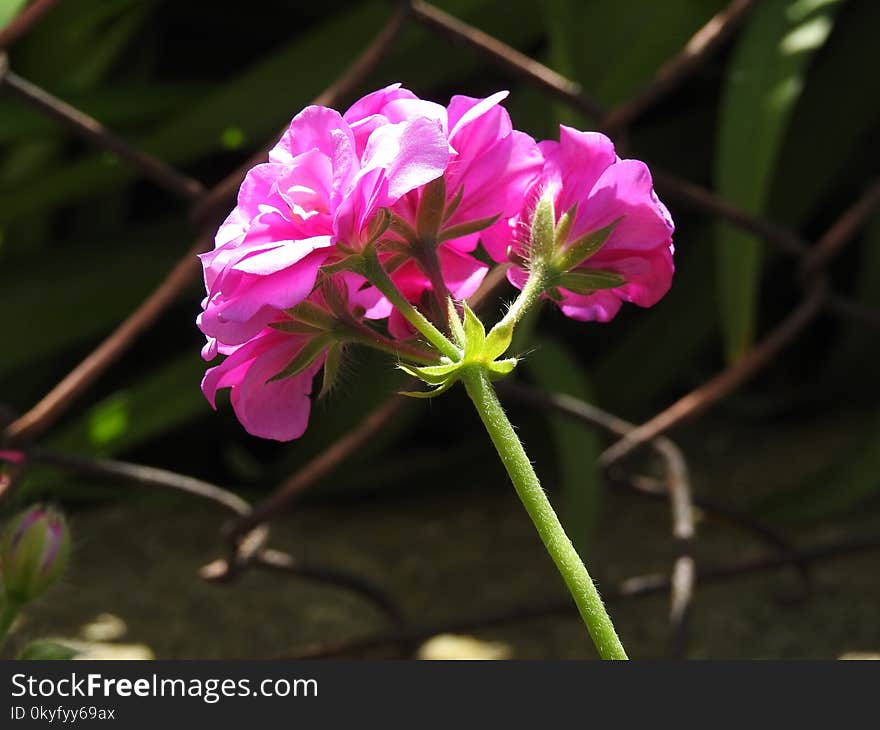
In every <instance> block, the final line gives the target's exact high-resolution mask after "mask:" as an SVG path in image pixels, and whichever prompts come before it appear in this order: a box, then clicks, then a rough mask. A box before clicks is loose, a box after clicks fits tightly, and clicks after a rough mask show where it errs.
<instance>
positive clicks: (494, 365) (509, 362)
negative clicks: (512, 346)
mask: <svg viewBox="0 0 880 730" xmlns="http://www.w3.org/2000/svg"><path fill="white" fill-rule="evenodd" d="M518 362H519V360H517V359H516V358H515V357H508V358H507V359H505V360H494V361H492V362H490V363H489V364H488V365H487V366H486V368H487V369H488V370H489V372H490V373H491V374H492V375H495V376H497V377H499V378H500V377H503V376H505V375H509V374H510V373H512V372H513V369H514V368H515V367H516V366H517V363H518Z"/></svg>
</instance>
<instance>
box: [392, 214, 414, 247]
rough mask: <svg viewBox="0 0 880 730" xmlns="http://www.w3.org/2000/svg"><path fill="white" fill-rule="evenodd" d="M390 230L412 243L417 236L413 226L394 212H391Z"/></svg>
mask: <svg viewBox="0 0 880 730" xmlns="http://www.w3.org/2000/svg"><path fill="white" fill-rule="evenodd" d="M390 227H391V230H392V231H394V233H396V234H397V235H398V236H401V237H402V238H404V239H405V240H406V241H409V242H410V243H412V242H413V241H415V240H416V239H417V238H418V234H417V233H416V229H415V228H413V227H412V226H411V225H410V224H409V223H408V222H407V221H405V220H404V219H403V218H401V217H400V216H398V215H395V214H394V213H392V214H391V226H390Z"/></svg>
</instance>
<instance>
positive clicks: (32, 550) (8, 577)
mask: <svg viewBox="0 0 880 730" xmlns="http://www.w3.org/2000/svg"><path fill="white" fill-rule="evenodd" d="M69 554H70V533H69V531H68V529H67V522H66V521H65V519H64V515H62V514H61V513H60V512H57V511H56V510H53V509H51V508H47V507H44V506H42V505H37V506H35V507H31V508H30V509H29V510H26V511H25V512H23V513H21V514H20V515H19V516H18V517H16V518H15V519H13V520H12V521H11V522H10V523H9V524H8V525H7V526H6V528H5V529H4V530H3V534H2V538H0V578H2V583H3V590H4V592H5V593H6V598H7V600H8V601H10V602H11V603H13V604H23V603H27V602H28V601H31V600H33V599H34V598H36V597H37V596H39V595H41V594H42V593H44V592H45V591H46V589H47V588H49V586H51V585H52V584H53V583H54V582H55V580H56V579H57V578H58V576H59V575H60V574H61V573H62V572H63V571H64V568H65V567H66V565H67V558H68V555H69Z"/></svg>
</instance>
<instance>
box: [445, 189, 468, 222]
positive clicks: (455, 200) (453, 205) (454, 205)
mask: <svg viewBox="0 0 880 730" xmlns="http://www.w3.org/2000/svg"><path fill="white" fill-rule="evenodd" d="M462 197H464V185H462V186H461V187H459V188H458V192H457V193H456V194H455V195H453V196H452V200H450V201H449V205H447V206H446V210H445V211H444V212H443V223H446V221H448V220H449V219H450V218H452V216H454V215H455V211H457V210H458V206H459V205H461V199H462Z"/></svg>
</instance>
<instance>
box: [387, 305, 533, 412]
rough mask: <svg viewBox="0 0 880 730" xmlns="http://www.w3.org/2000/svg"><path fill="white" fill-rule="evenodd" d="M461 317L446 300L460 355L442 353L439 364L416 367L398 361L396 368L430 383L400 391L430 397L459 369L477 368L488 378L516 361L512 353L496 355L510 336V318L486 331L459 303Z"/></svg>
mask: <svg viewBox="0 0 880 730" xmlns="http://www.w3.org/2000/svg"><path fill="white" fill-rule="evenodd" d="M462 313H463V315H464V319H463V321H462V319H461V318H460V317H459V315H458V311H457V310H456V308H455V304H453V302H452V300H451V299H450V300H449V313H448V314H449V329H450V332H451V333H452V337H453V338H454V340H455V342H456V344H457V345H458V346H459V347H460V348H461V350H462V354H461V359H460V360H456V361H453V360H451V359H450V358H448V357H444V358H443V359H442V361H441V363H440V364H439V365H427V366H424V367H417V366H414V365H404V364H401V365H399V367H400V369H401V370H403V371H404V372H405V373H407V374H408V375H412V376H413V377H414V378H418V379H419V380H422V381H423V382H425V383H427V384H428V385H430V386H432V388H431V389H430V390H426V391H407V392H404V393H403V395H408V396H412V397H413V398H433V397H434V396H437V395H440V394H441V393H445V392H446V391H447V390H449V388H451V387H452V386H453V385H455V383H457V382H458V381H459V380H461V377H462V375H463V373H465V372H466V371H468V370H474V369H475V368H476V369H481V370H483V371H485V372H486V373H487V374H488V375H489V377H490V378H499V377H502V376H504V375H507V374H508V373H510V372H511V371H512V370H513V369H514V368H515V367H516V363H517V359H516V358H515V357H508V358H504V359H499V358H500V357H501V355H503V354H504V353H505V352H506V351H507V348H508V347H510V341H511V339H512V338H513V325H514V322H512V321H505V320H502V321H501V322H499V323H498V324H497V325H496V326H495V327H493V328H492V330H491V331H490V332H489V333H488V334H486V328H485V327H483V323H482V322H481V321H480V320H479V318H478V317H477V315H475V314H474V312H473V310H472V309H471V308H470V307H469V306H468V305H467V302H464V303H463V304H462Z"/></svg>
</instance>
